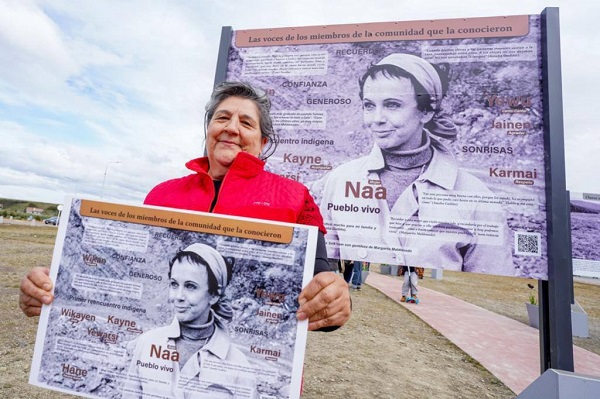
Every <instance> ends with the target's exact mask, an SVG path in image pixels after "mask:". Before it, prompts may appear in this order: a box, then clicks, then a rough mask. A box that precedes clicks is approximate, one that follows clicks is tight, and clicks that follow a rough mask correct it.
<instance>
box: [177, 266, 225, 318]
mask: <svg viewBox="0 0 600 399" xmlns="http://www.w3.org/2000/svg"><path fill="white" fill-rule="evenodd" d="M217 301H218V297H217V296H216V295H211V294H210V293H209V292H208V272H207V271H206V267H205V266H203V265H197V264H195V263H191V262H190V261H188V260H187V259H182V260H181V261H176V262H175V263H173V267H172V268H171V280H170V289H169V302H170V303H171V304H172V305H173V309H174V310H175V315H176V317H177V320H179V321H180V322H181V323H187V324H193V325H199V324H205V323H207V322H208V319H209V314H210V307H211V306H212V305H214V304H215V303H216V302H217Z"/></svg>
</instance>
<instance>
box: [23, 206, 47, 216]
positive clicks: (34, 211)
mask: <svg viewBox="0 0 600 399" xmlns="http://www.w3.org/2000/svg"><path fill="white" fill-rule="evenodd" d="M42 212H44V210H43V209H41V208H34V207H32V206H28V207H27V208H25V213H29V214H31V215H41V214H42Z"/></svg>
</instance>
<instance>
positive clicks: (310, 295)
mask: <svg viewBox="0 0 600 399" xmlns="http://www.w3.org/2000/svg"><path fill="white" fill-rule="evenodd" d="M298 303H299V304H300V308H299V309H298V313H297V316H298V320H305V319H308V321H309V323H308V330H309V331H314V330H318V329H320V328H323V327H329V326H343V325H344V324H345V323H346V322H347V321H348V320H349V319H350V314H351V313H352V311H351V308H350V292H349V290H348V284H347V283H346V281H344V279H343V278H342V277H341V276H340V275H338V274H336V273H332V272H324V273H318V274H317V275H316V276H314V277H313V279H312V280H311V281H310V282H309V283H308V285H307V286H306V287H304V289H303V290H302V292H301V293H300V296H299V297H298Z"/></svg>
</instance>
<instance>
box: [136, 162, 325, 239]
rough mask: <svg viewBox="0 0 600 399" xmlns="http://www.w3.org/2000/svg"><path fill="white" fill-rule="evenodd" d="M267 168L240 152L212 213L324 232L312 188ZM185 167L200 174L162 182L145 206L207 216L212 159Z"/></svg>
mask: <svg viewBox="0 0 600 399" xmlns="http://www.w3.org/2000/svg"><path fill="white" fill-rule="evenodd" d="M264 165H265V163H264V161H261V160H260V159H258V158H256V157H254V156H252V155H250V154H247V153H245V152H240V153H239V154H238V155H237V157H236V159H235V160H234V161H233V163H232V165H231V167H230V168H229V171H228V172H227V174H226V175H225V178H224V179H223V182H222V184H221V189H220V191H219V196H218V198H217V203H216V205H215V207H214V209H213V212H214V213H220V214H223V215H232V216H245V217H252V218H257V219H266V220H275V221H279V222H289V223H299V224H306V225H312V226H317V227H318V228H319V230H321V232H323V234H325V233H326V230H325V226H324V225H323V218H322V217H321V213H320V212H319V208H318V207H317V205H316V204H315V202H314V200H313V198H312V196H311V195H310V193H309V192H308V189H307V188H306V187H305V186H304V185H302V184H301V183H298V182H296V181H294V180H291V179H287V178H285V177H282V176H279V175H276V174H274V173H270V172H267V171H265V170H264ZM185 166H186V167H187V168H188V169H190V170H192V171H194V172H196V173H194V174H191V175H188V176H185V177H181V178H178V179H172V180H167V181H165V182H163V183H160V184H159V185H157V186H156V187H154V188H153V189H152V190H151V191H150V192H149V193H148V195H147V196H146V199H145V200H144V203H145V204H147V205H156V206H163V207H168V208H177V209H187V210H193V211H203V212H209V210H210V205H211V203H212V200H213V198H214V196H215V188H214V185H213V181H212V178H211V177H210V176H209V175H208V173H207V172H208V158H206V157H204V158H197V159H193V160H191V161H189V162H188V163H186V164H185Z"/></svg>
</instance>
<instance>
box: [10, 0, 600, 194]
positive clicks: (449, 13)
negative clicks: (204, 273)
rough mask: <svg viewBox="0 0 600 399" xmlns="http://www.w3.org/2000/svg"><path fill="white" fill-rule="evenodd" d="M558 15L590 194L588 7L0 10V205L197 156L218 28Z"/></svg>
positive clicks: (579, 185)
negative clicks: (555, 10) (553, 10)
mask: <svg viewBox="0 0 600 399" xmlns="http://www.w3.org/2000/svg"><path fill="white" fill-rule="evenodd" d="M549 6H551V7H559V8H560V23H561V48H562V79H563V94H564V97H563V106H564V123H565V145H566V154H565V157H566V162H567V188H568V189H569V190H571V191H574V192H588V193H600V178H598V177H597V174H598V172H599V171H600V139H599V138H598V135H599V133H598V127H597V124H598V123H597V121H595V120H594V118H595V116H600V107H599V106H598V100H597V99H596V98H597V97H598V93H599V92H600V78H599V77H598V76H597V75H598V71H597V68H598V66H599V60H600V46H598V39H600V35H599V34H598V33H597V28H596V27H597V24H598V17H599V16H600V2H598V1H597V0H593V1H592V0H585V1H569V2H568V1H552V2H550V1H523V0H514V1H513V0H505V1H482V0H473V1H472V0H462V1H446V0H432V1H428V2H422V1H406V0H389V1H387V0H369V1H365V0H344V1H341V0H340V1H323V0H314V1H313V0H297V1H281V0H252V1H246V0H236V1H219V0H212V1H207V0H190V1H146V0H144V1H142V0H139V1H116V0H115V1H100V0H98V1H87V0H80V1H73V0H69V1H60V0H52V1H28V0H0V197H4V198H14V199H25V200H36V201H45V202H54V203H60V202H62V201H63V199H64V196H65V195H66V194H78V195H81V196H86V197H89V198H100V197H103V198H104V199H107V200H121V201H126V202H141V201H142V200H143V198H144V196H145V193H146V192H147V191H148V190H149V189H150V188H152V187H153V186H154V185H155V184H156V183H158V182H160V181H163V180H166V179H168V178H173V177H179V176H183V175H186V174H188V171H187V170H186V169H185V167H184V165H183V164H184V163H185V162H186V161H187V160H189V159H192V158H195V157H198V156H201V155H202V151H203V145H204V143H203V136H204V133H203V127H202V125H203V114H204V113H203V107H204V104H205V103H206V101H207V99H208V97H209V94H210V90H211V87H212V84H213V79H214V73H215V66H216V57H217V53H218V46H219V40H220V34H221V27H222V26H231V27H232V28H233V29H234V30H242V29H256V28H274V27H287V26H307V25H332V24H346V23H365V22H389V21H410V20H423V19H444V18H461V17H486V16H499V15H520V14H539V13H540V12H541V11H542V10H543V9H544V8H545V7H549Z"/></svg>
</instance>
